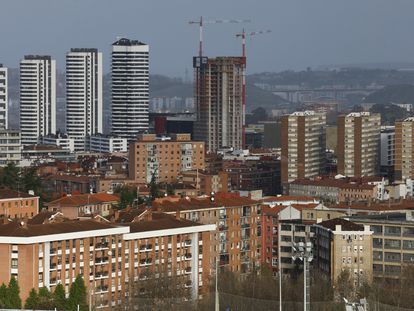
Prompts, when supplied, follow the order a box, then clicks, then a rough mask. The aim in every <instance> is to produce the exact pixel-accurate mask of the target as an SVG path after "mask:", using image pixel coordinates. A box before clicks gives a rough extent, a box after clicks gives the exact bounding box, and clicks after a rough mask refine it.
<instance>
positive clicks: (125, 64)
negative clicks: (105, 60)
mask: <svg viewBox="0 0 414 311" xmlns="http://www.w3.org/2000/svg"><path fill="white" fill-rule="evenodd" d="M148 107H149V46H148V45H147V44H145V43H142V42H140V41H138V40H129V39H126V38H122V39H119V40H117V41H116V42H114V43H113V44H112V134H113V135H115V136H118V137H123V138H127V139H128V141H133V140H135V139H136V137H137V134H138V133H140V132H143V131H147V130H148V122H149V121H148Z"/></svg>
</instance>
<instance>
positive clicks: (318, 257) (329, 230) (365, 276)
mask: <svg viewBox="0 0 414 311" xmlns="http://www.w3.org/2000/svg"><path fill="white" fill-rule="evenodd" d="M314 226H315V238H314V249H315V250H314V254H313V255H314V259H315V263H314V267H315V268H316V269H318V270H319V271H320V272H322V273H325V274H327V275H328V276H330V278H331V280H332V282H336V280H337V279H338V276H339V275H340V274H341V272H342V271H343V270H345V269H347V270H348V271H349V273H350V276H351V278H352V280H353V282H354V285H355V286H356V287H358V286H361V285H362V284H363V283H364V282H371V280H372V231H371V230H370V228H369V226H362V225H359V224H356V223H353V222H350V221H347V220H345V219H341V218H336V219H331V220H325V221H323V222H320V223H318V224H315V225H314Z"/></svg>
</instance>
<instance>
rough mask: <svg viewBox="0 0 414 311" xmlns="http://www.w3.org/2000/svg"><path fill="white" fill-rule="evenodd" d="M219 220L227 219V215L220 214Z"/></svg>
mask: <svg viewBox="0 0 414 311" xmlns="http://www.w3.org/2000/svg"><path fill="white" fill-rule="evenodd" d="M219 219H227V215H226V214H220V215H219Z"/></svg>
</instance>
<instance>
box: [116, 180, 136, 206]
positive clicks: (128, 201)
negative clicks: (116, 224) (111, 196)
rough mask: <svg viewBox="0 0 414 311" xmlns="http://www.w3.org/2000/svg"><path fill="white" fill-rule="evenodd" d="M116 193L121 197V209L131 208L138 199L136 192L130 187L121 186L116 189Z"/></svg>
mask: <svg viewBox="0 0 414 311" xmlns="http://www.w3.org/2000/svg"><path fill="white" fill-rule="evenodd" d="M115 193H116V194H118V195H119V198H120V199H119V205H118V208H119V209H124V208H126V207H128V206H131V205H132V204H133V203H134V200H135V198H136V191H133V190H132V189H131V188H130V187H128V186H120V187H117V188H116V189H115Z"/></svg>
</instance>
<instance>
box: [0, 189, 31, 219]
mask: <svg viewBox="0 0 414 311" xmlns="http://www.w3.org/2000/svg"><path fill="white" fill-rule="evenodd" d="M37 213H39V197H38V196H35V195H31V194H28V193H24V192H17V191H14V190H10V189H0V216H3V217H5V218H12V219H16V218H31V217H34V216H35V215H36V214H37Z"/></svg>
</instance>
